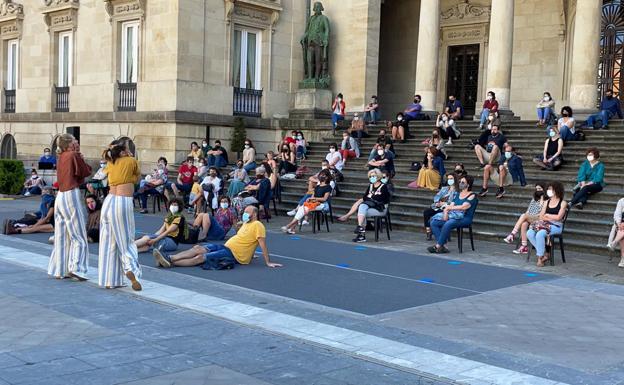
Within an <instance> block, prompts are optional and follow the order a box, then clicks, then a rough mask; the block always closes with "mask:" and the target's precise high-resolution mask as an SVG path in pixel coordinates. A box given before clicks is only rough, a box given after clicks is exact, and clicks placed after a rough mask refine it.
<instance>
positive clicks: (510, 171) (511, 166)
mask: <svg viewBox="0 0 624 385" xmlns="http://www.w3.org/2000/svg"><path fill="white" fill-rule="evenodd" d="M504 150H505V152H504V153H503V154H504V155H503V156H501V157H500V159H499V161H498V167H496V166H495V165H492V164H488V165H486V166H485V167H484V168H483V187H482V188H481V191H479V196H481V197H484V196H486V195H487V194H488V181H489V180H490V179H491V180H492V181H493V182H494V183H496V185H497V186H498V191H496V198H498V199H500V198H502V197H503V196H504V195H505V186H511V185H512V184H513V183H514V182H517V181H519V182H520V185H521V186H523V187H524V186H526V178H525V176H524V168H523V167H522V158H521V157H519V156H518V154H517V153H516V150H515V149H514V148H513V146H512V145H511V144H509V143H505V144H504Z"/></svg>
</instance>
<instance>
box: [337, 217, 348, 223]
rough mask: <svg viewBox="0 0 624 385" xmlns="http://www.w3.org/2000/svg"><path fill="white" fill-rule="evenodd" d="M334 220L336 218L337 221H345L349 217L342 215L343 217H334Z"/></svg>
mask: <svg viewBox="0 0 624 385" xmlns="http://www.w3.org/2000/svg"><path fill="white" fill-rule="evenodd" d="M336 220H337V221H338V222H346V221H348V220H349V217H344V216H343V217H338V218H336Z"/></svg>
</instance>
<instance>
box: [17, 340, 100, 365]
mask: <svg viewBox="0 0 624 385" xmlns="http://www.w3.org/2000/svg"><path fill="white" fill-rule="evenodd" d="M103 350H104V349H102V348H100V347H97V346H95V345H91V344H88V343H86V342H80V341H77V342H68V343H61V344H52V345H46V346H37V347H35V348H30V349H25V350H18V351H13V352H11V355H12V356H14V357H17V358H19V359H20V360H22V361H24V362H28V363H37V362H42V361H52V360H57V359H59V358H66V357H78V356H82V355H84V354H90V353H96V352H101V351H103Z"/></svg>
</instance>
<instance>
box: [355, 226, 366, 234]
mask: <svg viewBox="0 0 624 385" xmlns="http://www.w3.org/2000/svg"><path fill="white" fill-rule="evenodd" d="M363 232H364V228H363V227H362V226H355V230H353V234H356V235H357V234H360V233H363Z"/></svg>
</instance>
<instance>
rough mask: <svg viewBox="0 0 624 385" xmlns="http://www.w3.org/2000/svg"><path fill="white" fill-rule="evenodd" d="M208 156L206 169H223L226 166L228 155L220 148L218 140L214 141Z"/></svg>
mask: <svg viewBox="0 0 624 385" xmlns="http://www.w3.org/2000/svg"><path fill="white" fill-rule="evenodd" d="M207 154H208V167H213V166H214V167H217V168H221V167H225V166H227V164H228V154H227V151H225V148H223V146H221V141H220V140H215V145H214V146H213V147H212V149H211V150H210V151H208V152H207Z"/></svg>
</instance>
